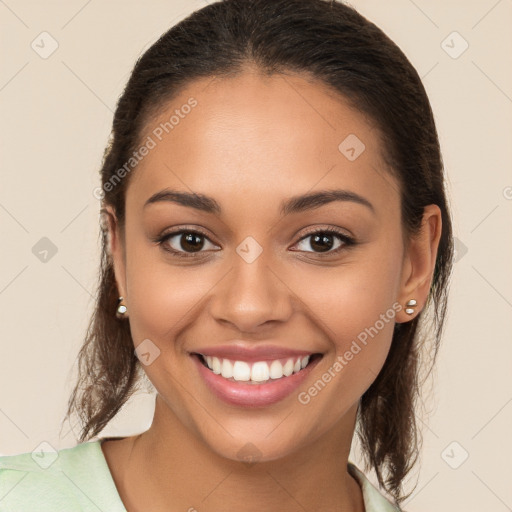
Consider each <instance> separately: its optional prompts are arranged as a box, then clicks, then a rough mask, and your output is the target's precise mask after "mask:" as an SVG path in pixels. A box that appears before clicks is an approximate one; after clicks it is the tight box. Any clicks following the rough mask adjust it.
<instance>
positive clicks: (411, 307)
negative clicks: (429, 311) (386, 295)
mask: <svg viewBox="0 0 512 512" xmlns="http://www.w3.org/2000/svg"><path fill="white" fill-rule="evenodd" d="M417 304H418V303H417V302H416V301H415V300H414V299H411V300H410V301H408V302H407V304H406V308H405V312H406V313H407V314H408V315H414V308H415V307H416V306H417Z"/></svg>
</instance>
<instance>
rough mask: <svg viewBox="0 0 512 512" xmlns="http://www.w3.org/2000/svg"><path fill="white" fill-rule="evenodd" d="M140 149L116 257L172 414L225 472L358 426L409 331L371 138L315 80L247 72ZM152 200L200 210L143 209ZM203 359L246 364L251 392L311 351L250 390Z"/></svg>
mask: <svg viewBox="0 0 512 512" xmlns="http://www.w3.org/2000/svg"><path fill="white" fill-rule="evenodd" d="M172 116H174V117H172ZM166 123H167V124H166ZM142 144H143V145H145V146H146V150H141V151H140V152H139V156H141V155H143V154H145V156H143V157H142V159H141V161H140V162H139V164H138V166H137V168H136V170H134V171H133V176H131V177H130V179H131V182H130V184H129V186H128V189H127V195H126V228H125V229H126V230H125V246H124V249H125V258H126V259H124V255H123V253H122V251H121V249H120V246H119V244H118V243H117V242H116V241H114V243H113V252H114V258H115V271H116V279H117V282H118V287H119V292H120V295H122V296H123V297H124V298H125V303H126V305H127V307H128V313H129V322H130V328H131V333H132V337H133V341H134V345H135V347H138V346H139V344H141V343H143V344H142V345H140V348H139V351H140V355H139V358H140V359H141V361H142V362H143V368H144V370H145V371H146V373H147V375H148V377H149V379H150V380H151V381H152V383H153V384H154V386H155V388H156V389H157V391H158V393H159V395H160V399H161V400H163V402H162V403H165V415H166V416H168V415H169V414H170V415H171V416H168V417H169V418H170V417H173V418H174V420H176V419H177V420H178V421H179V422H181V424H183V425H184V426H185V427H186V429H187V430H189V431H190V432H193V433H194V434H195V436H197V438H199V439H200V440H201V441H202V442H204V443H206V445H208V446H209V447H210V448H211V449H212V450H214V451H215V452H216V453H218V454H219V455H222V456H224V457H227V458H230V459H233V460H236V459H240V458H243V457H246V456H247V453H245V452H247V451H249V452H251V451H252V453H249V456H252V455H254V454H257V457H258V458H259V459H260V460H262V461H263V460H273V459H276V458H279V457H283V456H285V455H287V454H290V453H292V452H294V451H296V450H299V449H303V448H305V447H307V446H308V445H309V444H310V443H313V442H314V441H315V440H318V439H319V438H320V437H321V436H325V435H329V434H332V435H333V438H335V437H336V436H339V435H340V432H342V431H346V429H347V428H348V427H353V421H354V414H355V411H356V408H357V403H358V400H359V398H360V397H361V395H362V394H363V393H364V391H365V390H366V389H367V388H368V387H369V386H370V384H371V383H372V382H373V381H374V379H375V378H376V376H377V374H378V373H379V371H380V369H381V367H382V365H383V364H384V361H385V359H386V355H387V354H388V351H389V348H390V343H391V339H392V333H393V326H394V323H395V322H396V321H405V320H409V319H410V318H411V317H408V316H407V315H406V314H405V313H404V311H403V309H402V308H403V306H404V304H405V302H406V300H408V299H409V298H411V296H408V295H407V294H406V290H405V286H406V285H407V280H408V277H409V274H410V272H409V271H410V269H411V268H412V267H411V264H410V261H409V258H408V253H407V252H406V250H407V248H405V247H404V245H403V239H402V236H403V233H402V229H401V219H400V199H399V186H398V184H397V182H396V181H395V179H393V178H392V177H391V175H390V174H389V173H388V171H387V170H386V167H385V164H384V161H383V158H382V152H383V150H384V148H383V147H382V146H381V142H380V140H379V135H378V131H377V130H376V129H375V128H374V127H373V126H371V125H370V124H368V122H367V120H366V118H365V117H364V116H363V115H361V113H359V112H357V111H355V110H352V109H351V108H349V106H348V105H347V104H346V103H345V102H344V101H343V100H341V99H340V98H339V97H338V98H337V97H335V96H333V95H332V93H329V91H328V90H327V89H326V88H325V87H324V86H323V85H321V84H319V83H317V82H315V83H313V82H310V81H307V80H305V79H304V78H301V77H299V76H297V75H287V76H283V75H273V76H272V77H270V78H268V77H267V78H265V77H262V76H260V75H259V74H258V73H256V72H253V71H250V70H248V71H246V72H244V73H243V74H242V75H239V76H236V77H229V78H224V79H215V80H214V79H212V78H208V79H204V80H200V81H196V82H194V83H192V84H191V85H190V86H189V87H187V88H186V89H185V90H184V91H183V92H182V93H181V94H180V95H179V96H178V97H176V98H175V99H174V100H173V101H172V103H171V104H170V105H168V106H166V108H165V109H162V111H161V112H160V113H159V116H158V118H157V119H155V120H153V121H152V122H151V124H150V125H148V127H147V129H146V131H145V133H144V134H143V137H142ZM162 191H167V192H176V193H180V194H184V196H182V197H189V194H198V195H199V196H200V197H201V198H202V201H201V202H199V201H198V200H196V201H192V200H191V199H188V200H187V201H188V205H186V204H185V202H186V201H181V202H180V201H176V200H172V199H173V196H172V195H170V194H169V195H167V196H165V194H164V195H160V197H159V199H158V198H157V200H154V201H150V202H148V200H149V199H150V198H152V197H154V195H155V194H157V193H161V192H162ZM334 191H336V192H334ZM329 192H332V194H329ZM316 194H320V195H319V196H317V197H316V198H313V199H308V197H309V196H310V195H316ZM302 196H304V199H301V197H302ZM174 198H176V196H174ZM205 198H208V199H205ZM196 199H197V196H196ZM192 203H194V204H195V205H196V206H197V207H194V206H193V204H192ZM180 230H183V232H184V233H182V234H177V233H176V232H178V231H180ZM326 230H335V231H336V232H338V233H339V235H338V234H336V233H335V234H333V233H325V231H326ZM169 232H174V234H173V235H172V236H170V237H168V238H167V239H166V240H164V241H162V242H161V243H160V244H159V243H157V242H155V240H159V239H161V238H162V237H163V236H164V235H166V234H169ZM190 232H192V234H187V233H190ZM194 232H199V234H196V235H194ZM315 233H316V234H315ZM348 240H353V242H349V241H348ZM173 251H176V252H173ZM426 289H428V286H427V288H426ZM415 298H416V299H419V300H418V303H419V304H420V303H421V302H420V301H421V300H422V298H421V297H418V296H416V297H415ZM233 347H236V348H238V349H240V350H239V352H236V353H234V352H233V353H231V352H230V350H231V349H233ZM269 347H270V349H271V350H268V351H266V350H262V351H261V352H255V351H254V349H256V350H260V349H267V348H269ZM223 350H224V351H223ZM199 353H201V354H207V355H210V356H212V357H214V356H215V354H217V355H218V356H219V364H220V365H221V367H222V365H224V371H225V372H229V366H230V365H229V364H228V363H225V362H223V359H227V360H229V361H231V362H232V363H234V362H235V361H239V362H238V363H236V365H235V366H237V370H236V371H237V372H238V371H240V373H237V378H247V375H246V376H244V372H246V371H247V369H248V370H249V372H251V371H252V372H253V373H249V374H248V375H250V378H251V379H252V378H255V379H256V380H257V379H265V377H268V375H267V373H266V372H267V371H268V372H271V373H272V375H273V376H274V377H276V376H278V375H279V372H280V371H283V370H284V371H285V373H286V372H287V371H288V372H289V369H290V365H289V364H288V370H286V368H287V361H288V359H292V360H293V364H295V361H296V360H297V359H301V362H302V358H303V357H305V356H306V355H307V354H319V355H317V356H315V357H311V358H310V361H311V363H310V364H309V365H308V366H306V368H305V370H301V371H299V372H298V373H296V374H295V373H294V374H292V375H290V376H284V377H282V378H280V379H279V378H269V379H268V380H267V381H266V382H264V383H252V384H251V383H250V382H247V381H243V380H242V381H239V380H235V379H233V378H231V379H228V378H225V377H223V376H222V375H218V374H217V373H215V372H218V371H219V370H218V368H215V364H216V363H215V362H214V359H211V360H210V363H211V364H212V366H214V370H215V371H212V370H210V369H207V368H206V367H205V366H204V365H203V363H202V362H200V359H201V358H200V356H197V355H196V354H199ZM275 360H278V361H279V363H280V364H278V363H275V362H274V361H275ZM255 362H263V363H266V364H263V365H262V364H259V365H256V369H255V368H254V363H255ZM266 368H268V370H267V369H266ZM295 369H297V368H295ZM274 372H276V373H274ZM226 375H229V373H227V374H226ZM347 426H348V427H347ZM244 450H245V452H244Z"/></svg>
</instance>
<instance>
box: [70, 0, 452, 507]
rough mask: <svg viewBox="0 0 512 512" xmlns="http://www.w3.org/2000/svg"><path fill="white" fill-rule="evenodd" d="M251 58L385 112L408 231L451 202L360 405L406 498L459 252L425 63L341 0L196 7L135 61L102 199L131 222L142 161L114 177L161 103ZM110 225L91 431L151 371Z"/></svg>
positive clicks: (88, 422) (86, 398)
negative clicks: (428, 262) (115, 263)
mask: <svg viewBox="0 0 512 512" xmlns="http://www.w3.org/2000/svg"><path fill="white" fill-rule="evenodd" d="M248 63H251V64H255V65H256V66H257V67H258V68H259V69H260V70H261V71H262V72H263V73H267V74H269V75H270V74H273V73H279V72H281V71H292V72H297V73H302V74H304V75H308V76H310V77H313V78H315V79H317V80H319V81H321V82H323V83H325V84H327V85H329V86H331V87H332V88H334V89H335V90H337V91H338V92H339V93H340V94H341V95H343V97H344V98H346V99H347V100H348V101H349V102H350V103H351V104H352V105H353V106H354V107H355V108H357V109H358V110H359V111H360V112H362V113H364V114H366V115H368V116H369V117H370V119H372V120H373V121H374V122H375V123H376V125H377V126H378V128H379V129H380V133H381V138H382V147H383V148H385V150H386V154H385V158H386V160H387V162H388V164H389V166H390V169H391V171H390V172H392V173H393V174H394V175H395V177H396V178H397V179H398V182H399V184H400V189H401V190H400V193H401V210H402V212H401V213H402V225H403V230H404V233H405V236H406V237H412V236H414V234H415V233H417V232H418V229H419V226H420V224H421V219H422V214H423V208H424V207H425V206H426V205H428V204H437V205H438V206H439V208H440V209H441V212H442V235H441V239H440V243H439V249H438V253H437V259H436V263H435V271H434V276H433V282H432V286H431V290H430V293H429V297H428V301H427V305H426V307H425V309H424V310H423V311H422V312H421V313H420V314H418V315H417V316H416V317H415V318H414V319H413V320H412V321H409V322H407V323H402V324H396V325H395V329H394V333H393V340H392V345H391V349H390V352H389V355H388V357H387V359H386V362H385V364H384V366H383V368H382V370H381V371H380V373H379V374H378V376H377V377H376V379H375V381H374V382H373V384H372V385H371V386H370V388H369V389H368V390H367V391H366V392H365V393H364V395H363V396H362V398H361V401H360V406H359V412H358V422H357V434H358V436H359V439H360V441H361V445H362V448H363V455H364V456H365V458H366V462H367V468H373V469H374V470H375V472H376V475H377V477H378V480H379V483H380V485H381V486H382V487H384V488H385V489H386V490H387V491H388V492H389V493H390V494H391V495H392V496H393V497H394V498H395V502H396V503H397V504H398V503H400V502H401V501H402V500H404V499H405V496H404V495H403V492H402V484H403V480H404V477H405V476H406V475H407V474H408V472H409V471H410V469H411V468H412V467H413V465H414V463H415V462H416V459H417V456H418V447H419V444H420V438H419V429H418V428H417V421H416V416H415V404H416V401H417V398H418V397H419V390H420V387H421V380H420V379H419V375H420V370H421V369H425V368H428V371H427V373H428V372H429V371H430V369H431V368H432V365H433V363H434V360H435V358H436V355H437V351H438V346H439V342H440V339H441V334H442V330H443V324H444V319H445V314H446V304H447V294H448V285H449V276H450V273H451V267H452V256H453V242H452V228H451V220H450V212H449V209H448V205H447V200H446V196H445V190H444V178H443V162H442V158H441V153H440V147H439V141H438V135H437V131H436V126H435V123H434V118H433V114H432V110H431V107H430V103H429V100H428V98H427V94H426V92H425V89H424V87H423V85H422V83H421V79H420V77H419V76H418V73H417V72H416V70H415V69H414V67H413V66H412V65H411V63H410V62H409V60H408V59H407V58H406V56H405V55H404V54H403V52H402V51H401V50H400V49H399V48H398V46H397V45H396V44H395V43H393V42H392V41H391V40H390V39H389V38H388V37H387V36H386V35H385V34H384V33H383V32H382V31H381V30H380V29H379V28H378V27H376V26H375V25H374V24H373V23H371V22H370V21H368V20H367V19H365V18H364V17H363V16H361V15H360V14H359V13H357V12H356V11H355V10H354V9H353V8H351V7H349V6H347V5H344V4H342V3H339V2H336V1H334V0H331V1H328V0H273V1H268V0H224V1H219V2H216V3H213V4H211V5H209V6H206V7H204V8H203V9H201V10H198V11H196V12H194V13H192V14H191V15H190V16H188V17H187V18H185V19H184V20H182V21H181V22H180V23H178V24H177V25H175V26H174V27H172V28H171V29H170V30H169V31H168V32H166V33H165V34H163V35H162V36H161V37H160V38H159V39H158V41H156V42H155V43H154V44H153V45H152V46H151V47H150V48H149V49H148V50H147V51H146V52H145V53H144V54H143V55H142V56H141V57H140V58H139V59H138V61H137V62H136V64H135V66H134V69H133V71H132V74H131V76H130V79H129V81H128V83H127V85H126V87H125V89H124V92H123V94H122V95H121V97H120V99H119V101H118V104H117V108H116V111H115V114H114V120H113V128H112V134H111V139H110V142H109V144H108V147H107V148H106V150H105V154H104V159H103V165H102V168H101V170H100V173H101V184H102V187H101V196H102V199H103V205H102V206H103V207H104V206H105V205H111V206H112V207H113V208H114V209H115V212H116V216H117V219H118V221H119V224H120V226H121V227H124V219H125V191H126V187H127V186H128V183H129V180H130V177H131V175H132V174H133V172H135V171H131V172H130V173H127V174H126V176H124V177H123V179H121V180H119V179H118V180H117V182H116V183H115V186H108V184H109V183H110V184H112V183H113V181H112V180H113V178H114V177H115V176H117V177H119V169H121V168H122V167H123V166H125V164H126V162H128V161H129V160H130V157H131V155H132V154H133V152H134V151H135V150H136V149H137V147H138V146H139V144H140V143H141V138H142V135H143V133H144V127H145V126H146V124H147V122H148V120H149V119H151V117H152V115H153V114H154V113H155V112H156V111H157V109H158V108H160V107H161V106H162V105H164V104H165V103H167V102H169V101H170V100H171V99H172V98H173V97H174V96H176V95H177V94H178V93H179V92H180V91H181V90H183V88H184V87H185V86H186V85H187V84H189V83H191V82H192V81H193V80H194V79H198V78H203V77H209V76H212V77H213V76H222V75H225V74H230V75H234V74H236V73H237V72H240V71H242V70H243V66H244V65H246V64H248ZM135 167H136V166H135ZM135 167H134V168H135ZM125 169H126V167H125ZM116 173H117V174H116ZM101 236H102V248H103V252H102V256H101V266H100V272H99V282H98V296H97V302H96V309H95V311H94V313H93V315H92V318H91V319H90V324H89V327H88V330H87V333H86V336H85V341H84V344H83V346H82V348H81V350H80V352H79V355H78V365H79V376H78V382H77V383H76V387H75V388H74V390H73V392H72V395H71V397H70V399H69V404H68V411H67V415H66V418H68V417H70V415H71V414H72V413H73V412H76V413H77V414H78V416H79V419H80V423H81V424H82V430H81V434H80V437H79V439H80V442H83V441H86V440H89V439H91V438H92V437H95V436H96V435H97V434H98V433H99V432H101V431H102V429H103V428H104V427H105V426H106V425H107V423H108V422H109V421H110V420H111V419H112V418H113V417H114V416H115V415H116V414H117V412H118V411H119V410H120V408H121V407H122V406H123V405H124V404H125V402H126V401H127V400H128V398H129V397H130V396H131V395H132V394H133V391H134V389H135V388H136V384H137V382H139V376H140V375H139V373H141V366H140V363H139V360H138V359H137V357H136V355H135V353H134V347H133V342H132V338H131V335H130V327H129V323H128V322H126V321H122V320H118V319H117V318H116V316H115V310H116V306H117V300H118V291H117V286H116V282H115V278H114V272H113V267H112V262H111V259H110V257H109V255H108V252H107V244H108V240H107V233H106V230H105V229H103V230H102V232H101ZM425 315H427V316H425ZM420 322H421V323H420ZM421 328H424V332H425V333H428V334H429V335H430V338H431V340H430V341H431V345H430V348H431V350H430V351H429V353H428V354H429V357H428V361H427V360H425V359H424V358H423V355H422V350H421V348H422V345H423V344H424V343H425V342H426V338H427V336H426V335H425V336H420V335H421V332H420V331H422V330H423V329H421ZM427 362H428V363H429V364H428V365H427V364H426V363H427ZM66 418H65V419H66Z"/></svg>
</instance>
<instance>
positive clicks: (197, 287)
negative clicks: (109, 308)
mask: <svg viewBox="0 0 512 512" xmlns="http://www.w3.org/2000/svg"><path fill="white" fill-rule="evenodd" d="M160 250H161V249H155V248H151V249H148V248H145V249H143V248H132V249H131V252H130V257H129V258H128V261H127V281H128V283H129V287H128V296H129V306H130V309H131V311H132V312H133V313H132V314H130V328H131V332H132V337H133V339H134V342H135V344H137V343H139V342H140V341H142V340H143V339H145V338H149V339H155V340H167V339H173V338H174V337H175V335H176V334H177V333H178V332H179V331H180V330H181V329H183V328H184V326H185V325H186V324H185V322H187V323H189V322H190V321H191V318H193V317H194V308H195V307H198V306H199V304H200V302H201V300H202V299H203V298H205V296H206V294H207V291H208V289H209V288H210V287H211V285H210V284H209V281H208V280H207V279H206V275H205V274H204V273H201V272H198V270H197V269H196V270H193V268H192V267H181V268H180V267H178V266H173V265H170V264H169V263H167V262H166V261H165V259H164V258H163V257H162V256H161V254H159V251H160Z"/></svg>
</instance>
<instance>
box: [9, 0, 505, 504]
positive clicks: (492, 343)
mask: <svg viewBox="0 0 512 512" xmlns="http://www.w3.org/2000/svg"><path fill="white" fill-rule="evenodd" d="M203 5H205V2H204V1H203V0H197V1H194V0H165V1H163V0H158V1H156V0H153V1H152V2H142V1H138V2H137V1H122V2H121V1H101V2H100V1H98V0H89V1H85V0H72V1H70V0H67V1H64V0H60V1H52V2H39V1H35V0H30V1H29V0H5V1H4V0H0V37H1V38H2V39H1V44H2V48H3V52H2V61H1V69H0V108H1V117H0V119H1V125H0V130H1V138H0V140H1V155H2V160H1V173H2V174H1V188H0V226H1V233H0V234H1V237H2V250H1V251H0V256H1V265H0V314H1V323H0V326H1V331H2V332H1V355H0V453H1V454H14V453H19V452H25V451H32V450H33V449H34V448H36V447H37V446H39V445H40V443H41V442H47V443H50V445H51V446H53V447H55V449H59V448H65V447H70V446H74V444H76V439H75V436H74V433H73V431H72V429H71V427H70V425H68V424H66V425H65V427H64V429H63V430H62V432H61V433H60V437H59V427H60V421H61V419H62V418H63V415H64V412H65V407H66V404H67V399H68V395H69V393H70V390H71V387H72V383H73V379H74V376H75V373H74V368H73V364H74V360H75V357H76V355H77V352H78V349H79V347H80V345H81V342H82V337H83V334H84V331H85V328H86V325H87V321H88V317H89V315H90V313H91V311H92V307H93V295H92V293H93V291H94V286H95V283H96V269H97V265H98V261H99V238H98V230H99V227H98V208H99V203H98V201H97V200H96V199H95V198H94V197H93V195H92V190H93V189H94V188H95V187H96V186H97V185H98V184H99V177H98V169H99V165H100V162H101V157H102V154H103V149H104V147H105V144H106V141H107V138H108V135H109V131H110V125H111V120H112V113H113V109H114V107H115V103H116V100H117V98H118V96H119V94H120V93H121V90H122V88H123V86H124V84H125V82H126V80H127V78H128V76H129V72H130V70H131V68H132V66H133V64H134V62H135V59H136V58H137V57H138V56H139V55H140V54H141V53H142V52H143V50H144V49H146V48H147V47H148V46H149V45H151V44H152V43H153V42H154V41H155V40H156V39H157V38H158V37H159V36H160V35H161V34H162V33H163V32H164V31H166V30H167V29H168V28H169V27H170V26H171V25H173V24H175V23H176V22H178V21H179V20H180V19H182V18H183V17H185V16H186V15H188V14H189V13H190V12H191V11H192V10H194V9H195V8H197V7H201V6H203ZM352 5H354V6H355V7H356V8H357V9H358V10H359V11H360V12H361V13H362V14H363V15H365V16H367V17H368V18H369V19H370V20H372V21H373V22H375V23H376V24H377V25H378V26H380V27H381V28H382V29H383V30H384V31H385V32H386V33H387V34H388V35H389V36H390V37H391V38H392V39H393V40H394V41H395V42H396V43H397V44H398V45H399V46H400V47H401V48H402V49H403V51H404V52H405V53H406V55H407V56H408V57H409V59H410V60H411V61H412V63H413V65H414V66H415V67H416V69H417V70H418V72H419V74H420V75H421V76H422V78H423V80H424V83H425V87H426V89H427V92H428V94H429V96H430V99H431V102H432V106H433V109H434V112H435V117H436V120H437V123H438V129H439V133H440V138H441V145H442V149H443V155H444V162H445V166H446V170H447V174H448V181H449V183H448V187H449V195H450V199H451V203H452V209H453V216H454V228H455V234H456V237H457V239H458V242H457V244H458V256H457V259H458V261H457V263H456V265H455V269H454V276H453V284H452V292H451V304H450V310H449V318H448V323H447V328H446V333H445V337H444V345H443V347H442V349H441V353H440V357H439V364H438V366H437V371H436V375H435V381H434V387H433V390H432V392H431V393H430V396H431V399H430V400H429V402H428V408H429V410H431V415H430V419H429V421H428V425H427V424H425V427H424V447H423V454H422V463H421V468H418V470H417V471H416V473H415V474H414V475H413V477H414V478H418V479H419V480H418V486H417V488H416V491H415V492H414V494H413V495H412V497H411V498H410V499H409V500H408V501H407V502H406V505H405V508H406V510H408V511H410V512H427V511H431V510H443V511H444V510H446V511H448V510H464V511H466V512H472V511H481V510H489V511H490V510H492V511H496V512H500V511H506V510H512V487H511V486H510V482H511V481H512V480H511V479H512V469H511V466H510V463H509V459H510V456H511V455H512V450H511V448H512V440H511V439H512V437H511V435H510V432H512V428H511V427H512V403H511V402H512V386H511V382H512V377H511V373H512V372H511V356H512V343H511V341H512V340H511V335H510V332H511V318H512V315H511V311H512V286H511V284H512V271H511V265H510V261H511V258H510V256H511V252H512V251H511V248H512V232H511V229H510V224H511V223H510V220H511V210H512V175H511V172H510V169H511V161H512V144H511V141H512V123H511V119H512V41H511V40H512V35H511V32H512V31H511V23H510V20H512V2H511V0H500V1H496V0H478V1H477V0H472V1H467V0H464V1H463V0H458V1H454V0H452V1H448V2H447V1H445V0H442V1H441V0H436V1H427V0H414V1H413V0H393V1H386V2H382V1H380V0H371V1H369V0H368V1H364V0H358V1H354V2H352ZM43 31H47V32H48V33H49V34H50V35H51V36H39V35H40V34H41V32H43ZM453 31H457V32H458V33H459V34H460V36H461V37H459V36H457V35H455V36H453V35H451V36H450V37H449V38H448V39H446V38H447V37H448V36H449V35H450V34H451V33H452V32H453ZM41 37H45V38H47V39H45V45H44V47H45V49H46V51H48V49H51V44H52V39H51V38H53V39H54V40H55V41H56V42H57V43H58V48H57V50H56V51H55V52H54V53H53V54H52V55H50V56H49V57H48V58H42V57H41V56H40V55H39V54H38V53H36V51H34V50H33V49H32V47H31V43H32V41H34V40H35V43H34V45H35V44H39V46H40V47H41V46H42V44H41V43H40V41H41ZM462 38H463V39H462ZM445 39H446V42H445V43H444V44H442V42H443V41H444V40H445ZM464 40H465V41H467V43H468V44H469V47H468V49H467V50H466V51H465V52H464V53H462V54H461V55H460V56H458V58H452V57H451V56H450V55H449V54H448V53H447V52H446V51H445V49H448V50H449V51H450V52H452V54H454V52H455V53H458V52H459V51H460V50H461V49H463V45H464ZM38 41H39V43H38ZM447 44H448V45H449V46H451V47H452V48H451V49H449V48H447V47H446V45H447ZM40 47H39V48H38V50H39V51H40V52H41V51H43V50H42V48H40ZM36 48H37V47H36ZM43 237H47V238H48V239H49V240H51V242H52V244H54V246H55V248H56V250H57V252H56V253H55V254H54V255H52V253H51V252H50V253H49V254H48V256H47V261H46V262H43V261H41V260H40V258H39V257H36V255H35V254H34V252H36V253H37V250H36V249H37V248H39V246H38V245H36V244H38V243H40V244H43V245H44V244H48V241H43V242H39V241H40V239H41V238H43ZM34 246H35V247H36V249H33V247H34ZM39 249H40V248H39ZM33 251H34V252H33ZM39 256H41V255H39ZM153 400H154V398H153V397H152V396H151V395H148V394H145V393H140V394H138V395H136V396H135V397H134V399H133V400H132V401H131V403H130V404H129V406H128V407H127V408H126V410H124V411H123V412H122V414H120V416H119V418H118V419H117V420H116V421H115V423H114V424H112V426H111V427H109V429H108V433H109V434H118V433H119V434H120V435H127V434H131V433H136V432H140V431H142V430H145V429H146V428H148V427H149V424H150V421H151V417H152V407H153ZM453 442H455V443H456V444H452V443H453ZM466 453H467V454H469V456H468V458H467V460H465V461H464V462H463V459H464V457H465V455H466ZM457 466H458V468H457V469H454V468H455V467H457ZM420 469H421V471H419V470H420ZM370 476H371V475H370Z"/></svg>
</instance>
